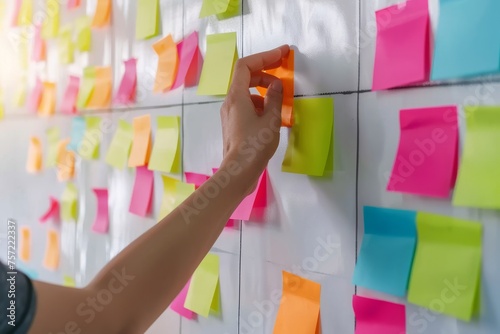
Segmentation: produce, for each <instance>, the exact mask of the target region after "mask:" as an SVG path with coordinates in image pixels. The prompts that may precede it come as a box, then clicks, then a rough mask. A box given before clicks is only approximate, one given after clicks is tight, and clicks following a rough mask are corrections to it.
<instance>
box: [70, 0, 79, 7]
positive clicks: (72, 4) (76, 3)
mask: <svg viewBox="0 0 500 334" xmlns="http://www.w3.org/2000/svg"><path fill="white" fill-rule="evenodd" d="M80 2H81V0H68V9H75V8H78V7H80Z"/></svg>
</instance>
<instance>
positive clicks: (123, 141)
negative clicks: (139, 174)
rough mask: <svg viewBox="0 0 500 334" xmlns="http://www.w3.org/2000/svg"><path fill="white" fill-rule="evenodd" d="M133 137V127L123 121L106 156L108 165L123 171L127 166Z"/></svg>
mask: <svg viewBox="0 0 500 334" xmlns="http://www.w3.org/2000/svg"><path fill="white" fill-rule="evenodd" d="M133 137H134V132H133V129H132V125H131V124H130V123H128V122H127V121H124V120H122V119H121V120H120V121H119V122H118V128H117V129H116V132H115V135H114V136H113V140H111V145H109V149H108V153H107V154H106V163H108V165H110V166H113V167H115V168H118V169H122V168H123V167H124V166H125V165H126V164H127V160H128V156H129V154H130V148H131V146H132V139H133Z"/></svg>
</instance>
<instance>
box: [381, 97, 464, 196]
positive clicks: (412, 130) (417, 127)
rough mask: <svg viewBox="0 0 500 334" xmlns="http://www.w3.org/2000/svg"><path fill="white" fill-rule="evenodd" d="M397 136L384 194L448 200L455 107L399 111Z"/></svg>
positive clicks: (454, 152) (453, 171)
mask: <svg viewBox="0 0 500 334" xmlns="http://www.w3.org/2000/svg"><path fill="white" fill-rule="evenodd" d="M399 118H400V120H399V121H400V128H401V134H400V138H399V147H398V150H397V153H396V158H395V161H394V167H393V169H392V173H391V177H390V179H389V182H388V184H387V190H388V191H397V192H403V193H408V194H414V195H421V196H430V197H437V198H448V197H449V196H450V190H451V189H452V188H453V187H454V185H455V179H456V175H457V165H458V122H457V118H458V117H457V107H456V106H443V107H433V108H418V109H405V110H401V111H400V114H399Z"/></svg>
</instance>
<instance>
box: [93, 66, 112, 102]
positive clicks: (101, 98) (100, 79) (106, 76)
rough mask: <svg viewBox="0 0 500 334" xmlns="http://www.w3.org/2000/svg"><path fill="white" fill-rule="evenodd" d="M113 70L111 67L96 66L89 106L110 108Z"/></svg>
mask: <svg viewBox="0 0 500 334" xmlns="http://www.w3.org/2000/svg"><path fill="white" fill-rule="evenodd" d="M112 75H113V71H112V69H111V67H96V68H95V81H94V89H93V90H92V94H91V95H90V98H89V100H88V103H87V108H109V107H110V105H111V95H112V91H113V79H112Z"/></svg>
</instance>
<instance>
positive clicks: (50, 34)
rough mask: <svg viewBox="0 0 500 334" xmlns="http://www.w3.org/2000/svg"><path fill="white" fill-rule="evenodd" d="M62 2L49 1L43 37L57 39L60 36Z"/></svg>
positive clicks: (58, 0) (57, 0)
mask: <svg viewBox="0 0 500 334" xmlns="http://www.w3.org/2000/svg"><path fill="white" fill-rule="evenodd" d="M59 2H60V0H47V2H46V13H47V15H46V16H45V20H44V21H43V26H42V36H43V37H45V38H56V37H57V36H58V35H59V16H60V9H61V8H60V4H59Z"/></svg>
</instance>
